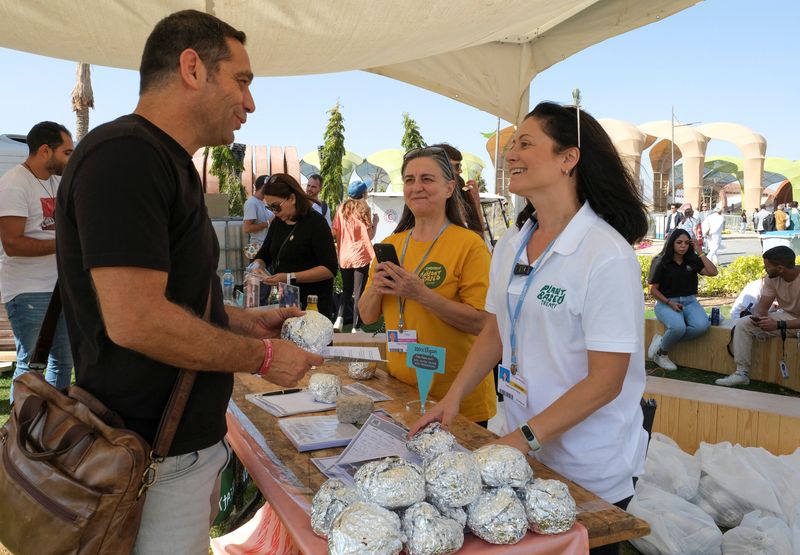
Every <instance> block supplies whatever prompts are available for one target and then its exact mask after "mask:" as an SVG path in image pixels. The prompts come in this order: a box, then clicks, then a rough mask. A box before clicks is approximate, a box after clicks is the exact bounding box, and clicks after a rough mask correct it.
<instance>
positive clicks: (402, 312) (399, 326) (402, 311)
mask: <svg viewBox="0 0 800 555" xmlns="http://www.w3.org/2000/svg"><path fill="white" fill-rule="evenodd" d="M449 225H450V222H446V223H445V224H444V225H443V226H442V229H440V230H439V233H437V234H436V237H434V238H433V241H432V242H431V246H430V247H428V250H426V251H425V254H423V255H422V260H420V261H419V264H417V267H416V268H414V273H415V274H417V275H419V270H420V268H422V265H423V264H425V261H426V260H427V259H428V255H429V254H430V253H431V251H432V250H433V246H434V245H435V244H436V241H438V240H439V237H441V236H442V233H444V230H445V229H447V226H449ZM413 231H414V228H413V227H412V228H411V229H410V230H409V231H408V235H407V236H406V242H405V243H403V252H402V253H401V254H400V265H401V266H402V265H403V261H405V259H406V250H407V249H408V241H409V240H410V239H411V233H413ZM397 304H398V305H399V306H400V319H399V322H398V324H397V329H399V330H400V331H401V332H402V331H403V327H404V325H405V311H406V300H405V299H404V298H402V297H397Z"/></svg>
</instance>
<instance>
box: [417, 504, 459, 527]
mask: <svg viewBox="0 0 800 555" xmlns="http://www.w3.org/2000/svg"><path fill="white" fill-rule="evenodd" d="M426 501H427V502H428V503H430V504H431V505H433V506H434V507H436V510H437V511H439V514H441V515H442V516H444V517H447V518H450V519H452V520H455V521H456V522H458V524H459V526H461V528H466V526H467V511H466V507H447V506H445V505H440V504H439V503H437V502H436V500H435V499H433V498H428V499H426Z"/></svg>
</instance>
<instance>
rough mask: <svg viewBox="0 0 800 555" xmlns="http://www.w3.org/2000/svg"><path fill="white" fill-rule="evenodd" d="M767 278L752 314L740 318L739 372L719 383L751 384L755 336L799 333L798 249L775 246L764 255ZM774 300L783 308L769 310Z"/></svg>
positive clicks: (735, 336)
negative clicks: (751, 356)
mask: <svg viewBox="0 0 800 555" xmlns="http://www.w3.org/2000/svg"><path fill="white" fill-rule="evenodd" d="M763 258H764V269H765V270H766V272H767V277H766V278H765V279H764V286H763V288H762V289H761V298H760V299H759V300H758V304H757V305H756V307H755V309H754V310H753V315H752V316H745V317H743V318H739V319H738V320H736V327H735V328H734V331H733V359H734V361H735V362H736V371H735V372H734V373H733V374H731V375H730V376H728V377H727V378H720V379H718V380H717V381H716V384H717V385H725V386H732V385H747V384H749V383H750V355H751V352H752V350H753V338H754V337H758V338H759V339H766V338H769V337H780V336H782V335H783V336H785V335H787V334H788V335H791V336H797V330H798V329H800V317H798V316H797V315H798V314H800V279H797V277H798V275H800V268H798V267H796V266H795V254H794V251H793V250H792V249H791V248H789V247H785V246H780V247H773V248H771V249H769V250H767V251H766V252H765V253H764V254H763ZM773 301H777V303H778V307H779V308H780V310H778V311H776V312H768V311H769V308H770V306H771V305H772V303H773Z"/></svg>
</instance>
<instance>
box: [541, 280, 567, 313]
mask: <svg viewBox="0 0 800 555" xmlns="http://www.w3.org/2000/svg"><path fill="white" fill-rule="evenodd" d="M566 296H567V290H566V289H563V288H561V287H556V286H555V285H544V286H542V288H541V289H539V294H538V295H536V298H537V299H539V301H541V303H542V306H544V307H547V308H555V307H557V306H558V305H560V304H561V303H563V302H564V297H566Z"/></svg>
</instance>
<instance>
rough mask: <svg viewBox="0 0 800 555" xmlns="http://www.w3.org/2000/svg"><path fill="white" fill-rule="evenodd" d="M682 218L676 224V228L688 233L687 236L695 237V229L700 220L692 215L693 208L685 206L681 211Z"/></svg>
mask: <svg viewBox="0 0 800 555" xmlns="http://www.w3.org/2000/svg"><path fill="white" fill-rule="evenodd" d="M683 214H684V216H685V217H684V218H683V221H682V222H681V223H680V224H679V225H678V229H683V230H685V231H686V233H688V234H689V238H691V239H694V238H695V235H696V234H695V230H696V229H697V226H698V225H699V224H700V220H698V219H697V218H695V217H694V210H692V208H691V207H689V208H687V209H686V210H684V212H683Z"/></svg>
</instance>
